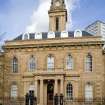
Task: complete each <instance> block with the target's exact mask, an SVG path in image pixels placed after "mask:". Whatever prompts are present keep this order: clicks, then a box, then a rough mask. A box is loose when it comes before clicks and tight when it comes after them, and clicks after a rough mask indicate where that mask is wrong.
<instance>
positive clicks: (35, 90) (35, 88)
mask: <svg viewBox="0 0 105 105" xmlns="http://www.w3.org/2000/svg"><path fill="white" fill-rule="evenodd" d="M37 82H38V81H37V80H35V96H36V97H37Z"/></svg>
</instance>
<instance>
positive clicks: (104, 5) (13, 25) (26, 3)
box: [0, 0, 105, 40]
mask: <svg viewBox="0 0 105 105" xmlns="http://www.w3.org/2000/svg"><path fill="white" fill-rule="evenodd" d="M49 1H50V0H0V34H1V35H0V40H3V39H4V40H7V39H12V38H15V37H16V36H18V35H19V34H21V33H24V32H25V31H26V30H27V27H28V28H30V27H31V28H34V27H35V28H36V29H35V30H38V31H40V29H41V30H42V31H44V30H45V31H48V21H47V20H48V15H46V14H47V9H48V8H49V5H48V4H47V2H49ZM67 1H69V0H67ZM74 1H75V2H74V3H73V0H70V2H71V3H70V4H68V6H69V7H70V8H69V9H71V10H70V13H71V17H72V18H70V16H69V20H71V21H70V22H69V23H71V22H72V27H70V28H69V30H75V29H82V30H83V29H84V28H85V27H86V26H87V25H89V24H91V23H92V22H94V21H96V20H102V21H103V22H105V0H74ZM42 4H43V5H42ZM44 6H45V7H46V8H44ZM44 9H45V12H44ZM45 15H46V16H45ZM33 23H34V24H33ZM70 25H71V24H70ZM2 34H3V35H2Z"/></svg>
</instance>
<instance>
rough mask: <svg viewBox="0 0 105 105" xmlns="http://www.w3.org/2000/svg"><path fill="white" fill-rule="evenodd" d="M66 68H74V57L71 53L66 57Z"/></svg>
mask: <svg viewBox="0 0 105 105" xmlns="http://www.w3.org/2000/svg"><path fill="white" fill-rule="evenodd" d="M66 68H67V69H71V70H72V69H73V58H72V56H71V55H69V56H68V57H67V59H66Z"/></svg>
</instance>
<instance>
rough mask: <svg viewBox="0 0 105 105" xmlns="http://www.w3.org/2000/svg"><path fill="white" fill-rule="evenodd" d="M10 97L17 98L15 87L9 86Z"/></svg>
mask: <svg viewBox="0 0 105 105" xmlns="http://www.w3.org/2000/svg"><path fill="white" fill-rule="evenodd" d="M11 97H17V85H12V86H11Z"/></svg>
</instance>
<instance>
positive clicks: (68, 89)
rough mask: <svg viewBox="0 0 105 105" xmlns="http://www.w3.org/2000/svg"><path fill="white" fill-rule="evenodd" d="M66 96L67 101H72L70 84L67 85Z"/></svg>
mask: <svg viewBox="0 0 105 105" xmlns="http://www.w3.org/2000/svg"><path fill="white" fill-rule="evenodd" d="M66 94H67V99H73V85H72V84H71V83H68V84H67V87H66Z"/></svg>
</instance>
